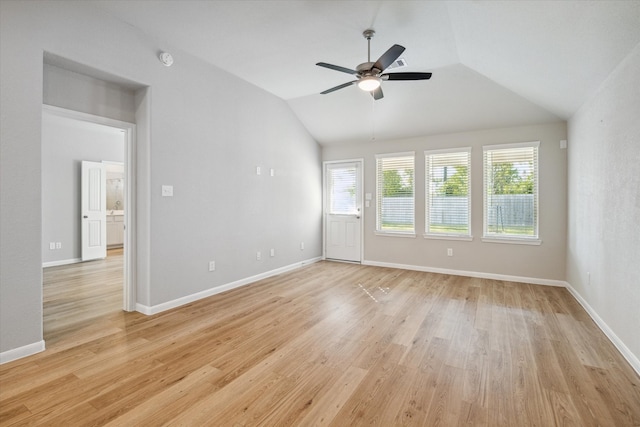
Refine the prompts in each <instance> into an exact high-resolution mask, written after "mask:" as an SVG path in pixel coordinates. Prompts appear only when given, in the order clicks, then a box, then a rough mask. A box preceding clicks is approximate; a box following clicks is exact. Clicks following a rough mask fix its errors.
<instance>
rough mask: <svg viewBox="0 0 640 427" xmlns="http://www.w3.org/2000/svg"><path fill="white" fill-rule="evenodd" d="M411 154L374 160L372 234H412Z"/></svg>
mask: <svg viewBox="0 0 640 427" xmlns="http://www.w3.org/2000/svg"><path fill="white" fill-rule="evenodd" d="M413 172H414V153H396V154H385V155H377V156H376V182H377V187H376V189H377V192H376V195H377V197H376V203H377V211H376V223H377V225H376V231H377V232H380V233H383V234H387V233H394V234H406V235H414V233H415V227H414V223H415V219H414V218H415V215H414V203H415V202H414V174H413Z"/></svg>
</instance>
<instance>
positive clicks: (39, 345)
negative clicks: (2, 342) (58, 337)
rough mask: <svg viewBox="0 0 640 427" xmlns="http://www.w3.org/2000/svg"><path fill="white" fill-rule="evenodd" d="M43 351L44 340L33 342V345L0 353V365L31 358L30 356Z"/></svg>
mask: <svg viewBox="0 0 640 427" xmlns="http://www.w3.org/2000/svg"><path fill="white" fill-rule="evenodd" d="M44 349H45V347H44V340H42V341H38V342H34V343H33V344H27V345H23V346H22V347H18V348H14V349H11V350H7V351H3V352H2V353H0V365H2V364H3V363H9V362H12V361H14V360H18V359H22V358H23V357H27V356H31V355H32V354H36V353H40V352H41V351H44Z"/></svg>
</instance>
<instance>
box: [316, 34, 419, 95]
mask: <svg viewBox="0 0 640 427" xmlns="http://www.w3.org/2000/svg"><path fill="white" fill-rule="evenodd" d="M374 34H375V31H373V30H365V31H364V32H363V33H362V35H363V36H364V38H365V39H367V62H364V63H362V64H360V65H358V66H357V67H356V69H355V70H352V69H351V68H346V67H341V66H339V65H333V64H327V63H326V62H318V63H317V64H316V65H318V66H320V67H324V68H329V69H330V70H335V71H340V72H342V73H347V74H351V75H353V76H355V77H356V78H357V80H354V81H351V82H347V83H343V84H341V85H338V86H335V87H332V88H330V89H327V90H325V91H323V92H320V94H322V95H326V94H327V93H331V92H335V91H337V90H340V89H344V88H345V87H349V86H351V85H353V84H357V85H358V87H359V88H360V89H362V90H364V91H367V92H370V93H371V96H373V99H375V100H378V99H381V98H382V97H383V94H382V87H381V85H382V81H383V80H429V79H430V78H431V73H418V72H407V73H384V74H382V73H383V71H384V70H386V69H387V68H389V67H390V66H391V65H392V64H394V63H395V62H396V60H397V59H398V58H399V57H400V55H402V52H404V50H405V48H404V47H403V46H400V45H399V44H394V45H393V46H391V47H390V48H389V49H388V50H387V51H386V52H385V53H383V54H382V56H381V57H380V58H378V60H377V61H376V62H371V38H372V37H373V36H374Z"/></svg>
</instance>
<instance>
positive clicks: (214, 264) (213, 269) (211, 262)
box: [209, 261, 216, 271]
mask: <svg viewBox="0 0 640 427" xmlns="http://www.w3.org/2000/svg"><path fill="white" fill-rule="evenodd" d="M215 269H216V262H215V261H209V271H215Z"/></svg>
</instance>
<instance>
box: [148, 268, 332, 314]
mask: <svg viewBox="0 0 640 427" xmlns="http://www.w3.org/2000/svg"><path fill="white" fill-rule="evenodd" d="M320 260H322V258H321V257H317V258H311V259H308V260H305V261H301V262H296V263H294V264H290V265H286V266H284V267H280V268H277V269H275V270H271V271H267V272H264V273H260V274H257V275H255V276H251V277H247V278H245V279H240V280H236V281H235V282H231V283H227V284H225V285H221V286H216V287H215V288H211V289H207V290H205V291H201V292H197V293H195V294H191V295H187V296H184V297H181V298H178V299H174V300H172V301H167V302H164V303H162V304H157V305H153V306H147V305H143V304H136V311H139V312H140V313H142V314H146V315H148V316H151V315H153V314H158V313H161V312H163V311H166V310H171V309H172V308H176V307H180V306H181V305H185V304H189V303H190V302H193V301H197V300H200V299H203V298H207V297H210V296H212V295H216V294H219V293H222V292H225V291H229V290H231V289H235V288H239V287H241V286H244V285H248V284H250V283H253V282H257V281H258V280H262V279H266V278H268V277H271V276H275V275H277V274H282V273H285V272H287V271H291V270H295V269H296V268H300V267H302V266H305V265H309V264H313V263H315V262H318V261H320Z"/></svg>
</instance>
